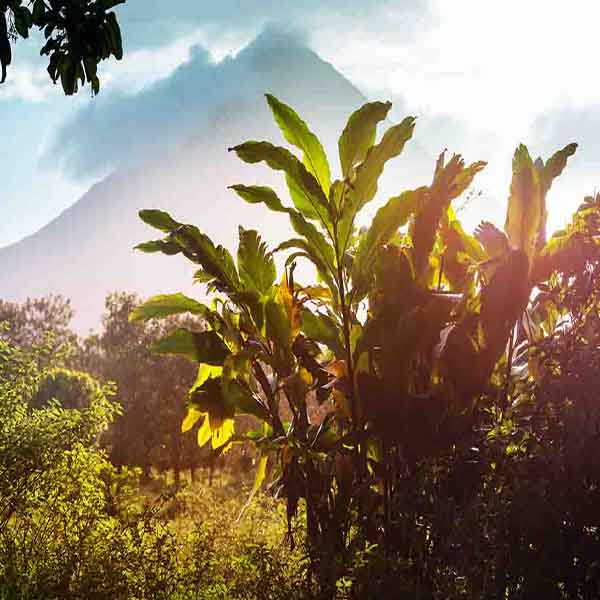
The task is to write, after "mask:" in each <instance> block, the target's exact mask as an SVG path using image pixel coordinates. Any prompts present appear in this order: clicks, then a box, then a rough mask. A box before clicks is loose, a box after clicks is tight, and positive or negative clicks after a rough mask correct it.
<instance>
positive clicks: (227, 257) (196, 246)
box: [169, 225, 240, 294]
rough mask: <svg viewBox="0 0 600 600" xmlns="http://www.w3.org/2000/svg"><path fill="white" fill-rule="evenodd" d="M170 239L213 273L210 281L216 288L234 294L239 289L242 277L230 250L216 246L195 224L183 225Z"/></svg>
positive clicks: (205, 270) (209, 272) (208, 271)
mask: <svg viewBox="0 0 600 600" xmlns="http://www.w3.org/2000/svg"><path fill="white" fill-rule="evenodd" d="M169 239H171V240H173V241H174V242H176V243H178V244H179V246H180V247H181V248H182V249H183V250H184V251H185V252H186V256H188V257H189V258H191V259H192V260H193V261H194V262H196V263H198V264H200V265H202V268H203V270H204V272H205V273H207V274H208V275H212V277H213V279H212V280H211V281H210V282H209V284H210V285H211V286H213V287H214V288H215V289H217V290H219V291H222V292H225V293H227V294H233V293H235V292H237V291H238V290H239V287H240V279H239V276H238V272H237V270H236V268H235V263H234V262H233V258H232V256H231V254H230V253H229V251H228V250H227V249H226V248H224V247H223V246H220V245H219V246H216V245H215V244H214V243H213V241H212V240H211V239H210V238H209V237H208V236H207V235H206V234H204V233H202V232H201V231H200V230H199V229H198V228H197V227H195V226H194V225H182V226H181V227H179V228H178V229H177V230H176V231H174V232H173V233H171V235H170V236H169Z"/></svg>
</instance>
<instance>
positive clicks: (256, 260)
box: [238, 227, 276, 295]
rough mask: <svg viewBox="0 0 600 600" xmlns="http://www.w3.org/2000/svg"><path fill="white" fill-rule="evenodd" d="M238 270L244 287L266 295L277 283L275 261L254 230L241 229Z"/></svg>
mask: <svg viewBox="0 0 600 600" xmlns="http://www.w3.org/2000/svg"><path fill="white" fill-rule="evenodd" d="M239 236H240V244H239V247H238V270H239V275H240V280H241V282H242V285H243V286H244V287H245V288H246V289H248V290H256V291H257V292H258V293H259V294H262V295H265V294H268V292H269V291H270V290H271V287H272V286H273V283H274V282H275V278H276V272H275V261H274V260H273V256H272V254H271V253H270V252H268V250H267V245H266V244H265V243H264V242H263V241H262V240H261V238H260V236H259V235H258V232H256V231H254V230H253V229H244V228H243V227H240V228H239Z"/></svg>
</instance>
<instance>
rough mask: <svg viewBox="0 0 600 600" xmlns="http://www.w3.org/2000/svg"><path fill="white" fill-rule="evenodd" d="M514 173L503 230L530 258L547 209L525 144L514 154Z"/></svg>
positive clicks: (514, 246)
mask: <svg viewBox="0 0 600 600" xmlns="http://www.w3.org/2000/svg"><path fill="white" fill-rule="evenodd" d="M512 170H513V175H512V182H511V184H510V197H509V199H508V210H507V213H506V223H505V225H504V230H505V232H506V235H507V236H508V240H509V242H510V245H511V247H512V248H514V249H518V250H522V251H523V252H525V254H526V255H527V256H529V257H531V256H533V254H534V251H535V245H536V237H537V235H538V232H539V230H540V226H541V224H542V222H543V215H544V210H545V209H544V199H543V194H542V186H541V182H540V174H539V172H538V169H537V168H536V167H535V165H534V164H533V160H532V159H531V156H530V155H529V151H528V150H527V147H526V146H524V145H523V144H521V145H520V146H519V147H518V148H517V149H516V151H515V154H514V157H513V166H512Z"/></svg>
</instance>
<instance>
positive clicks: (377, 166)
mask: <svg viewBox="0 0 600 600" xmlns="http://www.w3.org/2000/svg"><path fill="white" fill-rule="evenodd" d="M414 128H415V118H414V117H407V118H406V119H404V120H403V121H402V123H400V124H398V125H394V126H393V127H390V128H389V129H388V130H387V131H386V132H385V134H384V136H383V138H382V140H381V142H379V144H377V145H375V146H373V147H371V148H370V149H369V151H368V152H367V156H366V157H365V160H364V161H363V162H362V163H361V164H360V165H359V166H358V167H357V168H356V177H355V178H354V179H353V181H352V183H351V186H350V187H349V189H347V191H346V196H345V200H344V202H343V203H342V206H341V208H340V211H341V218H340V223H339V229H338V239H339V240H340V242H341V246H340V251H341V252H344V251H345V250H346V246H347V244H348V241H349V238H350V234H351V233H352V227H353V224H354V219H355V217H356V215H357V214H358V212H359V211H360V210H361V208H362V207H363V206H364V205H365V204H367V202H370V201H371V200H372V199H373V198H374V196H375V194H376V193H377V182H378V180H379V177H380V176H381V174H382V173H383V169H384V167H385V164H386V162H387V161H388V160H390V159H392V158H394V157H396V156H398V155H399V154H400V153H401V152H402V149H403V148H404V145H405V144H406V142H407V141H408V140H410V138H411V137H412V134H413V131H414Z"/></svg>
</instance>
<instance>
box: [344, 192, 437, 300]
mask: <svg viewBox="0 0 600 600" xmlns="http://www.w3.org/2000/svg"><path fill="white" fill-rule="evenodd" d="M428 191H429V190H428V188H427V187H422V188H418V189H416V190H411V191H407V192H404V193H402V194H401V195H400V196H395V197H393V198H390V199H389V200H388V202H387V203H386V204H385V205H384V206H382V207H381V208H380V209H379V210H378V211H377V213H376V215H375V218H374V219H373V222H372V223H371V227H369V230H368V231H367V233H366V234H365V235H363V236H362V238H361V240H360V243H359V246H358V250H357V252H356V256H355V258H354V263H353V265H352V284H353V294H352V299H353V302H359V301H360V300H362V298H364V296H365V294H367V293H368V288H369V282H370V281H371V280H372V279H373V267H374V263H375V259H376V258H377V252H378V251H379V249H380V248H381V247H382V246H383V245H384V244H387V243H388V242H389V241H390V239H392V237H394V235H395V234H396V232H397V231H398V229H399V228H400V227H402V226H403V225H406V223H407V222H408V220H409V219H410V217H411V216H412V215H413V214H414V213H415V212H417V211H418V210H419V209H420V207H421V205H422V203H423V202H424V200H425V197H426V194H427V193H428Z"/></svg>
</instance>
